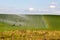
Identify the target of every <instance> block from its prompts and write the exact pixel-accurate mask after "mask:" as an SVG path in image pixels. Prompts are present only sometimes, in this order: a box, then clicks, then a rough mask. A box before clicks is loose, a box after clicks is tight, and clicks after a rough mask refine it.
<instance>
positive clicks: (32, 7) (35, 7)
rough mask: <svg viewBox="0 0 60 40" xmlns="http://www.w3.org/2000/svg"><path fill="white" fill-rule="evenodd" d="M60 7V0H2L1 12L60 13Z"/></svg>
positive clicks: (0, 1) (0, 4)
mask: <svg viewBox="0 0 60 40" xmlns="http://www.w3.org/2000/svg"><path fill="white" fill-rule="evenodd" d="M59 9H60V0H0V13H8V14H9V13H11V14H13V13H16V14H18V13H19V14H26V13H28V14H29V13H30V14H32V13H34V14H37V13H38V14H40V13H60V12H59V11H60V10H59ZM54 11H56V12H54Z"/></svg>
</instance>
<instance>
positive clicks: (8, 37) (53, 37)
mask: <svg viewBox="0 0 60 40" xmlns="http://www.w3.org/2000/svg"><path fill="white" fill-rule="evenodd" d="M0 40H60V31H47V30H39V31H37V30H32V31H31V30H15V31H4V32H0Z"/></svg>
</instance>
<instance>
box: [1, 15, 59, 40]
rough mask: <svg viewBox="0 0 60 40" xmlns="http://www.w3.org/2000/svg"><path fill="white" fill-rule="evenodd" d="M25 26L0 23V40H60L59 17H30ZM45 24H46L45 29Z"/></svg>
mask: <svg viewBox="0 0 60 40" xmlns="http://www.w3.org/2000/svg"><path fill="white" fill-rule="evenodd" d="M27 17H28V18H29V20H28V21H27V20H25V21H24V23H25V24H26V25H25V26H12V25H10V24H8V23H5V22H0V40H46V39H47V40H60V16H57V15H43V19H44V20H45V21H46V23H44V20H43V19H42V16H41V15H30V16H27ZM46 24H48V26H47V28H46Z"/></svg>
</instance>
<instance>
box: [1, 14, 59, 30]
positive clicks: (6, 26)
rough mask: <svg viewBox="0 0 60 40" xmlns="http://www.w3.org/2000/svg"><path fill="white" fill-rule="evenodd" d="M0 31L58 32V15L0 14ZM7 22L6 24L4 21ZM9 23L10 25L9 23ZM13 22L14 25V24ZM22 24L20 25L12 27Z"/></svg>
mask: <svg viewBox="0 0 60 40" xmlns="http://www.w3.org/2000/svg"><path fill="white" fill-rule="evenodd" d="M1 19H2V20H3V21H0V31H5V30H60V16H59V15H23V16H21V15H20V16H18V15H15V14H9V15H8V14H0V20H1ZM6 20H8V22H7V21H6ZM9 21H11V23H10V22H9ZM12 22H13V23H12ZM14 22H15V23H14ZM18 22H19V23H22V25H16V26H12V25H13V24H16V23H17V24H18Z"/></svg>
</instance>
